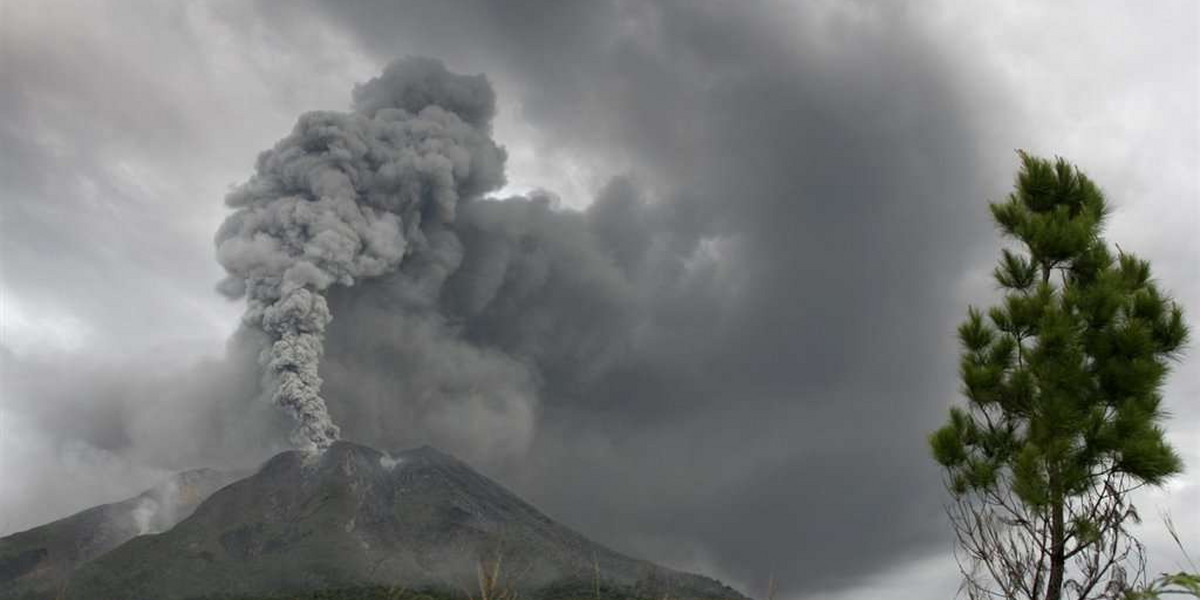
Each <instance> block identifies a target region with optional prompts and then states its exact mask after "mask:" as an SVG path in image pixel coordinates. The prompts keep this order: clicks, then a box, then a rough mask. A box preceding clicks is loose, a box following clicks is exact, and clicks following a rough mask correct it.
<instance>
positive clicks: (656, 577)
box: [0, 442, 744, 600]
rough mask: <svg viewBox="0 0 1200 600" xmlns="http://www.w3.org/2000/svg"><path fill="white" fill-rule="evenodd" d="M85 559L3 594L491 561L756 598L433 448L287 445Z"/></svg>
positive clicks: (514, 583)
mask: <svg viewBox="0 0 1200 600" xmlns="http://www.w3.org/2000/svg"><path fill="white" fill-rule="evenodd" d="M81 514H83V513H81ZM72 518H74V517H72ZM51 525H53V524H51ZM44 527H49V526H44ZM31 531H33V532H36V531H37V530H31ZM30 533H31V532H25V533H23V534H17V535H18V536H22V535H23V536H26V537H29V535H30ZM12 537H17V536H12ZM10 539H11V538H5V539H4V540H0V549H3V548H5V547H6V546H5V545H6V544H9V543H10V542H9V540H10ZM22 548H23V549H24V550H23V551H24V552H25V554H24V555H23V556H25V558H24V559H23V560H24V562H23V563H20V564H17V563H15V562H14V563H13V564H14V565H15V567H13V568H11V569H10V570H12V571H13V572H16V571H17V570H18V569H17V567H19V569H20V570H21V571H22V573H23V577H26V578H27V577H28V576H29V574H30V573H33V572H38V570H39V569H44V567H43V566H42V563H43V562H46V561H50V562H53V561H54V560H55V555H56V553H58V554H61V553H62V552H64V550H63V549H62V548H59V549H57V550H56V549H55V548H50V547H47V548H38V547H36V545H31V544H28V543H27V544H25V545H24V546H22ZM60 562H62V561H60ZM75 562H76V563H80V566H78V568H76V569H74V571H73V572H72V573H70V575H69V577H68V578H67V579H66V580H65V581H66V584H65V586H64V587H60V588H59V589H58V590H57V591H56V592H55V593H54V594H53V595H22V594H20V593H18V592H17V591H13V592H5V588H4V587H0V598H25V597H28V598H57V597H62V598H69V599H77V600H94V599H96V598H105V599H108V600H121V599H124V600H148V599H155V600H168V599H177V600H184V599H197V598H211V597H221V598H266V597H272V598H274V597H282V595H290V596H289V597H295V596H298V595H303V594H311V593H315V592H325V591H332V590H349V589H365V588H367V587H373V588H379V589H392V590H395V589H403V590H422V591H427V592H429V593H434V594H443V595H447V596H456V597H462V596H466V595H468V594H477V593H478V592H479V590H478V585H479V576H480V573H481V572H486V573H495V574H498V577H497V585H498V586H502V587H503V588H504V589H506V590H509V591H511V592H512V593H519V594H520V595H521V596H522V597H529V598H556V597H582V596H590V597H598V596H600V595H601V593H602V592H603V593H604V595H605V596H621V597H626V598H631V597H632V598H662V597H663V596H664V595H669V596H670V597H672V598H681V599H682V598H731V599H739V600H740V599H743V598H744V597H743V596H742V595H741V594H739V593H738V592H737V591H735V590H733V589H732V588H730V587H728V586H725V585H722V584H721V583H720V582H718V581H715V580H713V579H710V578H707V577H703V576H700V575H693V574H689V573H683V572H680V571H675V570H672V569H667V568H664V567H660V566H658V565H655V564H653V563H650V562H647V561H643V560H637V559H634V558H630V557H628V556H625V555H622V554H620V553H617V552H615V551H613V550H610V549H608V548H606V547H604V546H602V545H599V544H597V543H594V542H592V541H589V540H588V539H587V538H585V537H584V536H582V535H580V534H579V533H576V532H574V531H572V530H571V529H569V528H567V527H565V526H563V525H560V524H558V523H556V522H555V521H553V520H552V519H550V518H549V517H547V516H546V515H545V514H543V513H541V512H540V511H538V510H537V509H536V508H534V507H533V506H531V505H530V504H528V503H526V502H525V501H523V500H521V499H520V498H519V497H517V496H516V495H515V494H513V493H512V492H509V491H508V490H506V489H505V488H504V487H503V486H501V485H499V484H498V483H496V482H494V481H492V480H490V479H488V478H487V477H485V476H483V475H481V474H479V473H477V472H476V471H474V470H473V469H471V468H470V467H469V466H468V465H466V464H465V463H463V462H462V461H459V460H458V459H456V458H454V457H452V456H450V455H448V454H445V453H442V452H440V451H438V450H436V449H434V448H431V447H428V446H426V447H422V448H417V449H413V450H408V451H405V452H401V453H399V454H393V455H389V454H384V453H381V452H379V451H377V450H374V449H371V448H368V447H365V446H360V445H357V444H353V443H349V442H337V443H335V444H334V445H333V446H331V447H330V448H329V449H328V450H327V451H325V452H324V453H321V454H309V453H303V452H299V451H289V452H284V453H282V454H279V455H276V456H275V457H274V458H272V459H270V460H268V461H267V462H266V463H265V464H264V465H263V466H262V467H261V468H260V469H259V471H258V472H257V473H255V474H254V475H252V476H249V477H246V478H244V479H241V480H238V481H235V482H233V483H231V484H229V485H227V486H225V487H223V488H222V489H220V490H218V491H216V492H215V493H213V494H212V495H211V496H209V497H208V498H207V499H206V500H204V501H203V502H202V503H200V504H199V505H198V506H197V507H196V508H195V510H194V512H192V513H191V514H190V516H188V517H187V518H186V519H183V520H182V521H179V522H178V523H177V524H175V525H174V526H173V527H171V528H170V529H167V530H166V531H163V532H161V533H151V534H146V535H138V536H137V537H133V538H132V539H129V540H128V541H126V542H125V543H123V544H121V545H119V546H117V547H115V548H113V549H111V550H108V551H105V552H103V553H100V554H98V555H96V556H94V557H86V558H81V559H78V560H76V561H75ZM47 564H49V563H47ZM65 566H67V565H66V563H63V566H62V567H60V568H59V571H58V572H59V573H62V571H63V569H64V568H65ZM3 576H4V575H3V574H0V577H3ZM10 579H11V577H10ZM3 585H4V583H3V581H0V586H3ZM349 597H360V596H349ZM362 597H366V596H362Z"/></svg>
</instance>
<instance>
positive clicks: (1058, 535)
mask: <svg viewBox="0 0 1200 600" xmlns="http://www.w3.org/2000/svg"><path fill="white" fill-rule="evenodd" d="M1054 479H1057V478H1054ZM1056 484H1057V482H1056V481H1053V480H1051V484H1050V489H1051V490H1052V492H1051V493H1053V494H1054V500H1053V502H1054V507H1053V509H1052V510H1053V514H1051V515H1050V577H1049V579H1048V580H1047V581H1046V600H1061V598H1062V588H1063V576H1064V574H1065V571H1066V568H1067V564H1066V563H1067V559H1066V550H1067V548H1066V540H1065V539H1064V538H1065V535H1064V529H1065V528H1064V526H1063V498H1062V494H1060V493H1058V491H1057V488H1058V487H1059V486H1058V485H1056Z"/></svg>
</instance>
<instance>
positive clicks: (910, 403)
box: [0, 0, 1200, 599]
mask: <svg viewBox="0 0 1200 600" xmlns="http://www.w3.org/2000/svg"><path fill="white" fill-rule="evenodd" d="M901 4H902V3H873V2H855V1H841V2H835V1H813V2H791V3H784V2H703V1H702V2H684V1H680V2H664V3H646V2H632V1H631V2H624V1H607V0H605V1H589V2H533V1H518V2H506V3H501V2H482V1H479V2H471V1H464V2H441V1H434V0H430V1H428V2H420V1H412V2H390V1H387V2H385V1H380V2H333V1H330V2H320V1H318V0H307V1H300V2H291V3H282V2H261V3H247V2H178V3H150V2H137V3H135V2H91V1H88V2H84V1H81V2H78V3H73V2H66V1H61V2H60V1H53V2H46V1H37V2H34V1H30V2H20V1H14V0H0V211H2V212H0V327H2V333H0V335H2V338H0V344H2V347H0V354H2V360H3V361H4V362H3V370H2V371H0V375H3V381H2V383H3V387H2V388H0V394H2V395H0V534H6V533H10V532H13V531H16V530H20V529H24V528H27V527H30V526H33V525H36V524H39V523H41V522H44V521H46V520H48V519H51V518H55V517H59V516H63V515H66V514H69V513H71V512H73V511H76V510H79V509H82V508H86V507H88V506H90V505H93V504H95V503H98V502H103V501H111V500H114V499H118V498H122V497H126V496H128V495H131V494H132V493H135V492H137V491H138V490H140V489H141V488H142V487H145V486H146V485H148V484H149V483H151V482H153V481H154V480H155V479H156V478H158V477H161V476H162V475H163V474H164V473H167V472H169V471H172V470H175V469H179V468H187V467H195V466H201V465H208V464H214V463H216V464H217V465H218V466H220V465H232V464H244V463H247V462H253V461H255V460H259V459H261V458H263V457H264V456H266V455H268V454H269V453H270V452H273V451H275V450H278V449H280V448H281V447H283V446H282V445H281V444H283V443H285V441H286V440H285V439H279V440H275V441H263V439H262V437H261V436H258V435H254V434H252V433H254V432H261V431H264V430H266V431H274V430H275V429H277V427H276V426H277V425H278V423H274V422H272V421H271V416H270V415H269V414H264V413H263V411H261V410H260V409H261V407H260V406H258V405H257V404H255V402H254V401H252V399H251V398H250V397H249V396H252V395H253V393H252V392H247V391H246V389H245V388H246V386H245V385H242V384H241V383H244V381H246V380H247V379H246V377H247V375H246V372H247V371H253V369H254V368H255V365H254V364H253V358H252V357H249V356H247V355H245V354H244V353H242V352H241V351H240V350H239V346H238V344H237V343H234V342H229V341H228V340H230V337H231V335H233V334H234V332H235V330H236V329H237V327H238V324H239V319H240V318H241V314H242V311H243V309H244V305H243V304H241V303H239V302H234V301H229V300H226V299H225V298H223V297H221V296H220V295H219V294H217V293H216V291H215V285H216V283H217V282H218V281H219V280H220V279H221V278H222V277H223V276H224V271H223V270H222V268H221V266H220V265H219V264H218V263H217V262H216V260H215V251H214V243H213V237H214V233H215V232H216V229H217V227H218V225H220V223H221V222H222V221H223V220H224V219H225V217H226V216H227V215H228V213H229V211H228V209H227V208H226V207H225V205H224V204H223V198H224V197H225V195H226V194H227V193H228V192H229V190H230V189H231V187H232V186H235V185H237V184H239V183H242V182H245V181H246V180H247V179H248V178H249V177H250V175H251V174H252V173H253V172H254V164H255V163H254V161H255V157H256V155H257V154H258V153H259V152H260V151H263V150H266V149H268V148H271V147H272V146H273V145H274V144H275V143H276V141H277V140H279V139H280V138H283V137H284V136H285V135H287V134H288V133H289V131H291V128H292V126H293V124H294V123H295V122H296V119H297V117H298V116H300V115H301V114H302V113H304V112H307V111H311V110H318V109H320V110H337V111H345V110H348V109H349V108H350V104H351V90H352V89H353V88H354V86H355V84H357V83H361V82H364V81H367V80H369V79H371V78H372V77H375V76H377V75H378V74H379V73H380V72H381V70H382V69H383V68H384V66H385V65H387V64H388V63H389V62H391V61H392V60H394V59H396V58H400V57H404V56H412V55H419V56H427V57H431V58H435V59H438V60H441V61H443V62H444V63H445V64H446V66H447V67H448V68H449V69H450V70H451V71H454V72H457V73H463V74H479V73H482V74H485V75H486V76H487V78H488V80H489V81H490V84H491V87H492V88H493V89H494V91H495V95H496V107H497V110H496V116H495V120H494V122H493V125H492V132H491V135H492V137H493V138H494V139H495V141H496V142H497V143H498V144H501V145H503V146H504V147H505V148H506V149H507V154H508V159H507V164H506V166H505V173H506V180H507V183H506V184H505V185H504V186H503V188H502V189H499V190H497V191H495V192H494V193H493V195H494V196H496V197H498V198H499V197H509V196H514V197H515V198H513V199H512V200H510V201H508V202H506V203H503V204H501V203H495V204H493V205H486V203H484V205H479V206H476V207H474V209H473V210H470V211H467V213H466V214H465V216H464V217H463V222H462V224H461V227H460V228H461V232H460V235H461V237H462V243H463V245H464V247H465V253H466V254H465V257H464V259H463V266H462V268H461V270H460V271H459V272H458V273H456V274H455V275H452V276H451V278H450V279H449V280H448V282H447V283H446V288H445V290H443V292H442V294H441V295H440V296H439V299H438V300H437V301H436V302H435V303H434V304H432V305H428V306H425V305H422V306H421V307H419V308H412V307H411V306H409V305H407V304H404V302H399V301H395V299H394V298H393V297H392V296H390V295H389V294H393V293H394V292H395V290H394V288H395V286H397V285H399V283H397V282H396V281H388V282H381V283H378V284H373V285H362V286H358V287H356V288H355V289H348V290H341V291H339V292H337V293H336V294H335V293H331V296H330V304H331V307H332V308H333V313H334V321H333V323H332V324H331V325H330V341H329V348H328V352H327V355H326V362H325V363H323V364H322V372H323V375H324V376H325V377H326V390H325V391H326V396H327V398H328V401H329V403H330V411H331V413H332V414H333V416H334V418H335V419H336V420H337V421H339V424H340V425H341V427H342V431H343V434H344V436H345V437H347V438H349V439H353V440H357V441H361V442H364V443H370V444H374V445H377V446H382V447H403V446H411V445H415V444H418V443H424V442H433V443H436V444H438V445H440V446H442V447H444V448H445V449H447V450H449V451H451V452H454V453H456V454H458V455H460V456H462V457H464V458H466V459H468V460H470V461H472V462H473V463H475V464H477V465H479V467H480V468H481V469H482V470H484V471H485V472H487V473H488V474H490V475H492V476H494V477H496V478H497V479H499V480H500V481H502V482H503V483H505V484H506V485H508V486H510V487H511V488H513V489H514V490H516V491H517V492H519V493H521V494H522V495H523V496H525V497H527V498H528V499H530V500H531V501H533V502H534V503H535V504H536V505H538V506H539V507H541V508H543V509H544V510H546V511H547V512H548V513H549V514H551V515H552V516H554V517H555V518H558V519H560V520H561V521H563V522H564V523H566V524H567V525H569V526H572V527H575V528H577V529H579V530H580V531H581V532H583V533H584V534H586V535H588V536H589V537H592V538H594V539H596V540H598V541H601V542H603V543H606V544H608V545H610V546H612V547H614V548H616V549H618V550H621V551H623V552H627V553H631V554H634V555H638V556H641V557H645V558H648V559H651V560H655V561H659V562H661V563H665V564H669V565H672V566H676V567H680V568H685V569H692V570H698V571H703V572H705V573H707V574H709V575H712V576H716V577H719V578H721V579H722V580H724V581H727V582H730V583H732V584H734V585H736V586H738V587H740V588H741V589H743V590H745V591H748V592H751V593H756V594H757V593H761V592H762V591H763V589H764V586H765V584H766V581H767V579H768V577H770V575H771V574H772V573H774V574H775V576H776V578H777V580H778V581H779V582H780V585H781V594H782V596H783V597H785V598H788V599H792V598H795V599H799V598H814V599H815V598H854V597H871V598H898V599H899V598H916V597H932V595H933V594H942V595H943V596H944V595H948V594H950V593H952V592H953V590H954V589H955V587H956V586H957V569H956V567H955V566H954V564H953V562H952V559H951V558H950V556H949V551H950V549H951V541H950V536H949V533H950V532H949V530H948V528H947V524H946V522H945V519H944V517H943V514H942V508H941V505H942V502H943V501H944V500H945V497H944V494H943V490H942V489H941V487H940V483H939V473H938V471H937V469H936V468H935V466H934V464H933V462H932V460H931V459H930V458H929V455H928V452H927V450H926V447H925V446H926V445H925V435H926V433H927V432H928V431H931V430H932V429H934V428H935V427H937V426H938V425H939V424H940V423H941V421H942V420H943V419H944V416H945V411H946V409H947V407H948V406H950V405H951V404H953V403H955V402H959V401H960V399H959V398H958V396H957V394H956V390H957V387H958V383H957V381H956V378H955V367H956V364H957V349H956V344H955V340H954V328H955V326H956V325H957V323H958V322H959V320H960V319H961V318H962V317H963V315H964V314H965V311H966V307H967V305H968V304H972V303H974V304H977V305H979V304H985V303H988V302H990V301H992V300H993V299H994V298H995V297H996V292H995V290H994V288H993V285H992V282H991V280H990V271H991V268H992V266H993V263H994V260H995V257H996V255H997V250H998V248H999V247H1000V242H999V240H998V239H997V236H996V235H995V233H994V230H993V229H992V227H991V224H990V223H989V221H988V213H987V210H986V202H987V201H988V200H997V199H1000V198H1002V197H1003V196H1004V195H1005V194H1006V193H1007V192H1008V191H1009V190H1010V189H1011V185H1012V180H1013V175H1014V173H1015V169H1016V163H1017V159H1016V154H1015V152H1014V150H1015V149H1018V148H1022V149H1026V150H1029V151H1031V152H1033V153H1035V154H1041V155H1045V156H1053V155H1061V156H1064V157H1066V158H1068V159H1069V160H1071V161H1072V162H1074V163H1076V164H1077V165H1079V166H1080V167H1081V168H1082V169H1083V170H1084V171H1086V172H1087V173H1088V174H1089V175H1090V176H1091V177H1092V178H1093V179H1094V180H1095V181H1097V182H1098V183H1099V184H1100V185H1101V186H1102V187H1103V189H1104V190H1105V192H1106V193H1107V195H1108V198H1109V200H1110V202H1111V203H1112V204H1113V205H1114V206H1115V209H1116V210H1115V212H1114V214H1113V216H1112V218H1111V222H1110V225H1109V229H1108V239H1109V240H1110V241H1113V242H1115V243H1118V244H1120V246H1121V248H1123V249H1126V250H1131V251H1134V252H1136V253H1138V254H1140V255H1142V256H1144V257H1146V258H1148V259H1150V260H1151V262H1152V264H1153V268H1154V271H1155V274H1156V276H1157V278H1158V279H1159V280H1160V282H1161V283H1162V285H1163V287H1165V288H1166V289H1168V290H1170V291H1171V292H1172V293H1173V294H1174V295H1175V297H1176V298H1177V299H1178V300H1179V301H1180V303H1181V304H1182V305H1183V306H1184V308H1185V310H1186V311H1187V314H1188V315H1189V316H1190V317H1191V320H1192V322H1193V324H1196V323H1200V271H1198V270H1197V266H1196V265H1197V264H1198V263H1200V195H1198V194H1200V8H1198V6H1200V5H1197V4H1196V3H1195V2H1193V1H1191V0H1180V1H1167V0H1163V1H1160V2H1153V3H1132V2H1095V1H1088V2H1083V1H1080V2H1058V3H1044V2H1036V1H1021V2H991V3H985V2H965V1H961V0H944V1H938V0H930V1H926V2H913V3H903V7H902V6H901ZM542 190H544V191H547V192H550V193H552V194H553V195H554V197H555V198H556V199H554V200H551V201H549V202H547V201H545V200H538V199H537V198H534V199H532V200H530V199H529V198H530V197H534V196H537V197H541V198H545V196H543V195H542V192H541V191H542ZM497 256H502V257H503V258H502V259H499V258H496V257H497ZM496 261H502V262H503V264H502V265H500V266H497V264H496ZM488 274H496V277H498V278H499V279H498V280H497V281H502V282H503V283H502V284H501V283H497V284H496V286H498V287H492V288H490V289H489V291H488V292H487V294H486V297H483V298H482V299H480V298H481V297H480V293H481V292H480V291H479V289H478V286H479V285H482V284H480V283H479V282H480V281H482V280H484V279H487V277H485V275H488ZM396 306H403V311H405V312H404V313H403V314H398V313H397V312H396V310H397V309H396V308H395V307H396ZM1193 329H1200V325H1196V326H1194V327H1193ZM1194 348H1195V344H1193V350H1192V352H1191V356H1190V357H1188V358H1187V359H1185V361H1184V362H1183V363H1182V364H1181V365H1180V366H1179V368H1178V369H1177V370H1176V371H1175V372H1174V374H1173V375H1172V376H1171V378H1170V380H1169V381H1170V382H1169V385H1168V387H1167V393H1166V398H1167V407H1168V409H1169V410H1170V411H1171V412H1172V414H1173V418H1172V420H1171V421H1170V423H1169V425H1168V430H1169V432H1170V437H1171V439H1172V441H1173V442H1174V443H1175V445H1176V446H1177V448H1179V449H1180V451H1181V452H1182V453H1183V455H1184V457H1185V459H1186V460H1187V464H1188V468H1189V472H1188V473H1187V474H1185V475H1184V476H1182V477H1179V478H1177V479H1176V480H1175V481H1174V482H1173V483H1171V484H1170V485H1169V486H1168V487H1167V488H1166V489H1164V490H1160V491H1154V492H1151V493H1148V494H1146V495H1144V496H1143V497H1142V499H1141V502H1142V506H1143V509H1142V515H1143V517H1144V518H1145V520H1146V526H1145V527H1144V536H1145V538H1146V539H1147V541H1149V543H1150V549H1151V568H1152V569H1159V570H1168V569H1178V568H1180V561H1182V558H1181V557H1180V555H1179V553H1178V552H1177V551H1176V550H1174V549H1173V548H1172V547H1171V545H1170V544H1169V543H1168V541H1167V539H1166V537H1165V533H1164V531H1163V527H1162V526H1161V521H1160V519H1159V514H1160V513H1163V512H1168V511H1169V512H1170V513H1171V514H1172V516H1173V518H1174V521H1175V523H1176V525H1177V527H1178V529H1179V532H1180V533H1181V534H1182V536H1183V539H1184V541H1185V543H1187V542H1190V547H1189V550H1190V551H1191V552H1192V554H1193V555H1197V554H1200V512H1198V511H1195V510H1194V509H1193V510H1187V509H1185V508H1184V507H1189V506H1190V507H1194V506H1197V505H1200V404H1198V399H1200V358H1198V357H1196V356H1195V354H1196V351H1195V350H1194ZM253 379H254V377H253V376H250V377H249V379H248V380H253ZM239 382H241V383H239ZM479 390H485V391H482V392H480V391H479ZM495 390H500V392H497V391H495ZM501 392H502V393H503V394H501ZM464 394H465V395H467V396H470V397H471V398H476V395H479V397H481V398H482V400H479V401H478V402H475V400H470V401H468V400H464V399H463V396H464ZM489 394H492V396H489ZM501 395H503V398H501ZM242 396H246V397H242ZM493 396H494V397H493ZM514 398H515V399H514ZM496 402H499V403H500V404H495V403H496ZM480 403H483V404H486V407H484V408H480V406H482V405H480ZM488 403H491V404H488ZM497 406H499V408H496V407H497ZM251 413H253V414H254V418H253V419H249V418H247V417H246V415H247V414H251ZM242 421H254V422H255V423H257V425H256V426H255V427H257V429H254V430H253V432H251V431H250V430H249V429H247V430H246V431H242V430H240V429H238V431H239V432H241V433H234V432H233V430H234V429H236V428H237V427H241V426H242V423H241V422H242ZM264 428H265V429H264Z"/></svg>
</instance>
